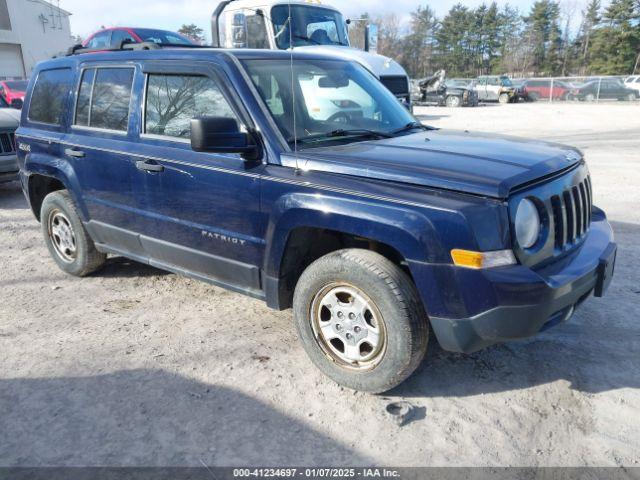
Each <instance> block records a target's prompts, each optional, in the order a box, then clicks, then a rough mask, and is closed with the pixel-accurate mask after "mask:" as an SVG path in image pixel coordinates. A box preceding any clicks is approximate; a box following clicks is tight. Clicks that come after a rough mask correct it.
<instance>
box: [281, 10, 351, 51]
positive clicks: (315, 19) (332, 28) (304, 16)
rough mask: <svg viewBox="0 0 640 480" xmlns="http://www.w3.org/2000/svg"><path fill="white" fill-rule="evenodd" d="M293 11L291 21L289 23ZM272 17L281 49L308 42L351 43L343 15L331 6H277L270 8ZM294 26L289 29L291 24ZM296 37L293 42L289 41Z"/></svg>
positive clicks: (303, 44)
mask: <svg viewBox="0 0 640 480" xmlns="http://www.w3.org/2000/svg"><path fill="white" fill-rule="evenodd" d="M289 10H291V22H289ZM271 20H272V22H273V29H274V31H275V38H276V43H277V45H278V48H279V49H281V50H286V49H288V48H290V47H291V43H293V46H294V47H302V46H306V45H344V46H348V45H349V42H348V40H347V39H348V37H347V31H346V27H345V25H346V23H345V21H344V18H343V17H342V14H341V13H340V12H336V11H335V10H331V9H328V8H320V7H308V6H306V5H291V6H289V5H276V6H275V7H273V8H272V9H271ZM290 23H291V24H292V25H293V29H290V28H289V27H290V25H289V24H290ZM290 40H293V42H290Z"/></svg>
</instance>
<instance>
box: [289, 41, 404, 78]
mask: <svg viewBox="0 0 640 480" xmlns="http://www.w3.org/2000/svg"><path fill="white" fill-rule="evenodd" d="M294 50H299V51H301V52H308V53H316V54H319V55H329V56H333V57H338V58H341V59H343V60H348V61H351V62H353V61H356V62H358V63H359V64H361V65H362V66H364V67H365V68H366V69H368V70H369V71H371V72H372V73H373V74H374V75H376V76H378V77H382V76H387V75H389V76H390V75H403V76H405V77H406V76H407V72H406V71H405V70H404V68H402V67H401V66H400V64H399V63H398V62H396V61H395V60H392V59H391V58H388V57H385V56H383V55H379V54H377V53H371V52H365V51H364V50H359V49H357V48H353V47H344V46H341V45H308V46H304V47H295V48H294Z"/></svg>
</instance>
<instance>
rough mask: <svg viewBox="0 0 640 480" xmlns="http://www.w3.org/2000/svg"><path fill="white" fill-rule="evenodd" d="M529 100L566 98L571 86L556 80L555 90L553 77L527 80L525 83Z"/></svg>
mask: <svg viewBox="0 0 640 480" xmlns="http://www.w3.org/2000/svg"><path fill="white" fill-rule="evenodd" d="M523 87H524V89H525V90H526V92H527V96H528V98H529V100H532V101H534V102H535V101H536V100H550V99H553V100H566V99H567V95H568V94H569V93H571V87H570V86H569V85H567V84H566V83H563V82H561V81H559V80H554V82H553V91H552V87H551V79H538V80H527V81H525V82H524V84H523Z"/></svg>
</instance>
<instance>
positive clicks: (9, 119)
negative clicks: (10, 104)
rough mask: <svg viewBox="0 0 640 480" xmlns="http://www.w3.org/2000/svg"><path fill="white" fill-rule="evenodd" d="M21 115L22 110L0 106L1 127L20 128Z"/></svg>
mask: <svg viewBox="0 0 640 480" xmlns="http://www.w3.org/2000/svg"><path fill="white" fill-rule="evenodd" d="M20 115H21V112H20V110H16V109H14V108H0V128H18V124H19V123H20Z"/></svg>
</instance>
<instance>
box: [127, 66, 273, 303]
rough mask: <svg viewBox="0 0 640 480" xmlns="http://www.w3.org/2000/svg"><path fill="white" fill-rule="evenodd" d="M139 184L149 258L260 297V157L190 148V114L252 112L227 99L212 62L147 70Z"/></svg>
mask: <svg viewBox="0 0 640 480" xmlns="http://www.w3.org/2000/svg"><path fill="white" fill-rule="evenodd" d="M143 70H144V72H143V73H144V82H145V85H146V90H145V91H146V94H145V97H144V100H143V101H142V104H141V105H140V107H141V108H140V111H141V112H142V116H141V119H140V125H139V130H140V134H139V140H138V142H139V143H138V146H137V148H136V154H137V155H138V159H137V167H138V169H139V175H138V177H137V179H138V180H137V183H138V184H137V186H136V189H137V190H138V191H139V192H140V198H139V202H140V205H139V208H140V211H141V212H142V217H143V220H142V228H141V230H140V234H141V242H142V244H143V245H144V248H145V249H146V251H147V254H148V256H149V257H150V258H151V259H152V263H154V262H155V263H157V264H158V266H168V267H171V269H174V270H178V271H184V272H185V273H189V274H191V275H195V276H198V277H201V278H202V279H205V280H210V281H212V282H214V283H218V284H220V285H223V286H225V287H227V288H231V289H235V290H239V291H242V292H244V293H248V294H250V295H251V294H253V295H254V296H261V290H260V266H261V261H262V257H263V253H264V252H263V250H264V240H263V239H264V237H265V229H266V223H267V221H266V218H265V217H264V216H263V214H262V213H261V211H260V175H261V172H262V168H263V165H262V163H261V162H259V161H258V162H247V161H245V160H244V159H243V158H241V156H240V155H236V154H212V153H199V152H194V151H193V150H192V149H191V144H190V137H191V119H192V118H195V117H198V116H216V117H231V118H234V119H236V120H237V121H238V123H239V124H240V125H247V124H248V116H247V115H246V114H244V113H242V112H243V110H242V109H241V107H240V105H238V104H237V103H235V102H233V101H231V100H230V98H231V95H230V94H229V92H230V87H229V86H228V85H229V83H228V81H226V80H225V77H224V74H223V73H220V72H219V71H218V70H217V69H216V68H214V67H213V66H207V67H197V66H193V65H189V64H185V65H180V64H175V63H174V62H167V63H163V62H153V63H148V64H146V65H145V67H144V69H143Z"/></svg>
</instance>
